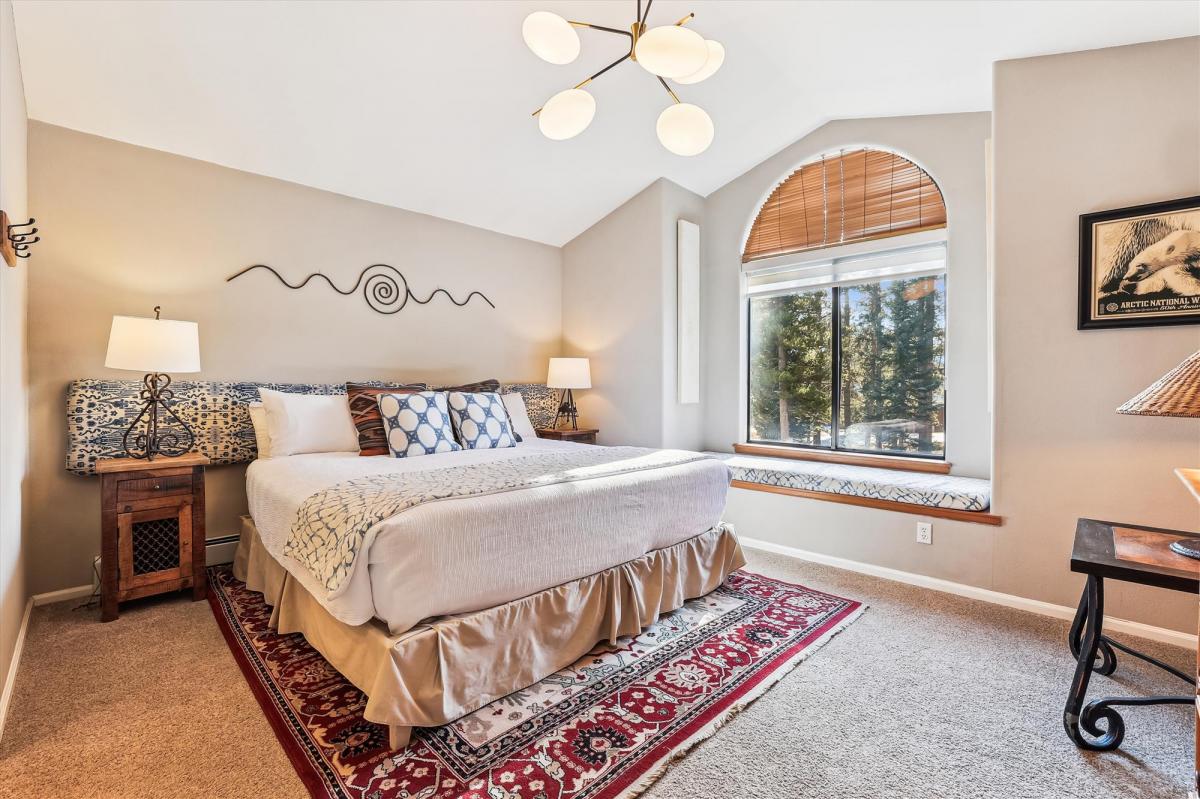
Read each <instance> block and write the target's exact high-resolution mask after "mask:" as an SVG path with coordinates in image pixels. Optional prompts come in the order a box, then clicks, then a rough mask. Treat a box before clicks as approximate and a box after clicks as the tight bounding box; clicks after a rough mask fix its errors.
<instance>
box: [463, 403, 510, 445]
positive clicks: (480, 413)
mask: <svg viewBox="0 0 1200 799" xmlns="http://www.w3.org/2000/svg"><path fill="white" fill-rule="evenodd" d="M450 418H451V419H452V420H453V421H454V433H455V435H457V436H458V440H459V443H461V444H462V445H463V446H464V447H466V448H467V449H501V448H503V447H515V446H516V445H517V442H516V440H515V439H514V438H513V434H512V423H511V422H509V421H508V411H506V410H505V409H504V403H503V402H502V401H501V400H500V395H499V394H497V393H496V392H494V391H488V392H473V393H467V392H464V391H451V392H450Z"/></svg>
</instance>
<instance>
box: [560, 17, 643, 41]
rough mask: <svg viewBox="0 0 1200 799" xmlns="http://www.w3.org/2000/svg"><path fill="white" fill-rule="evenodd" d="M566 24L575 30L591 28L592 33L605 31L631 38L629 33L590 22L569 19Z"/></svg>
mask: <svg viewBox="0 0 1200 799" xmlns="http://www.w3.org/2000/svg"><path fill="white" fill-rule="evenodd" d="M567 24H568V25H574V26H575V27H576V28H591V29H592V30H594V31H605V32H606V33H619V34H621V35H622V36H628V37H630V38H632V36H633V35H632V34H631V33H630V32H629V31H623V30H621V29H619V28H606V27H604V26H603V25H593V24H592V23H590V22H578V21H576V20H573V19H569V20H567Z"/></svg>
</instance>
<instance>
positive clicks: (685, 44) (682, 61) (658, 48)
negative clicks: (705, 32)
mask: <svg viewBox="0 0 1200 799" xmlns="http://www.w3.org/2000/svg"><path fill="white" fill-rule="evenodd" d="M634 53H635V54H636V55H637V62H638V63H639V64H641V65H642V67H643V68H644V69H646V70H647V71H649V72H651V73H653V74H655V75H659V76H661V77H664V78H679V77H682V76H684V75H691V74H693V73H695V72H698V71H699V70H700V69H701V68H702V67H703V66H704V62H705V61H707V60H708V45H707V44H705V42H704V37H703V36H701V35H700V34H698V33H696V32H695V31H694V30H690V29H688V28H684V27H682V26H680V25H662V26H659V27H657V28H651V29H650V30H648V31H646V32H645V33H644V34H642V36H641V37H639V38H638V42H637V47H636V48H635V49H634Z"/></svg>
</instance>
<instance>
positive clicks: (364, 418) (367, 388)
mask: <svg viewBox="0 0 1200 799" xmlns="http://www.w3.org/2000/svg"><path fill="white" fill-rule="evenodd" d="M428 390H429V386H427V385H426V384H425V383H406V384H404V385H399V386H375V385H363V384H361V383H347V384H346V397H347V399H348V400H349V402H350V418H351V419H352V420H353V421H354V428H355V429H356V430H358V454H359V455H388V454H390V450H388V445H387V431H386V430H384V428H383V417H382V416H380V415H379V395H380V394H416V393H417V392H418V391H428Z"/></svg>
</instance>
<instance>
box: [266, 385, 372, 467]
mask: <svg viewBox="0 0 1200 799" xmlns="http://www.w3.org/2000/svg"><path fill="white" fill-rule="evenodd" d="M258 394H259V396H260V397H262V402H263V410H265V411H266V412H267V431H268V435H269V437H270V440H271V445H270V451H271V457H275V458H278V457H280V456H281V455H299V454H301V453H304V452H358V431H357V430H355V429H354V420H353V419H351V418H350V404H349V402H348V401H347V399H346V395H345V394H334V395H323V394H288V393H286V392H283V391H273V390H271V389H269V388H260V389H259V390H258Z"/></svg>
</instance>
